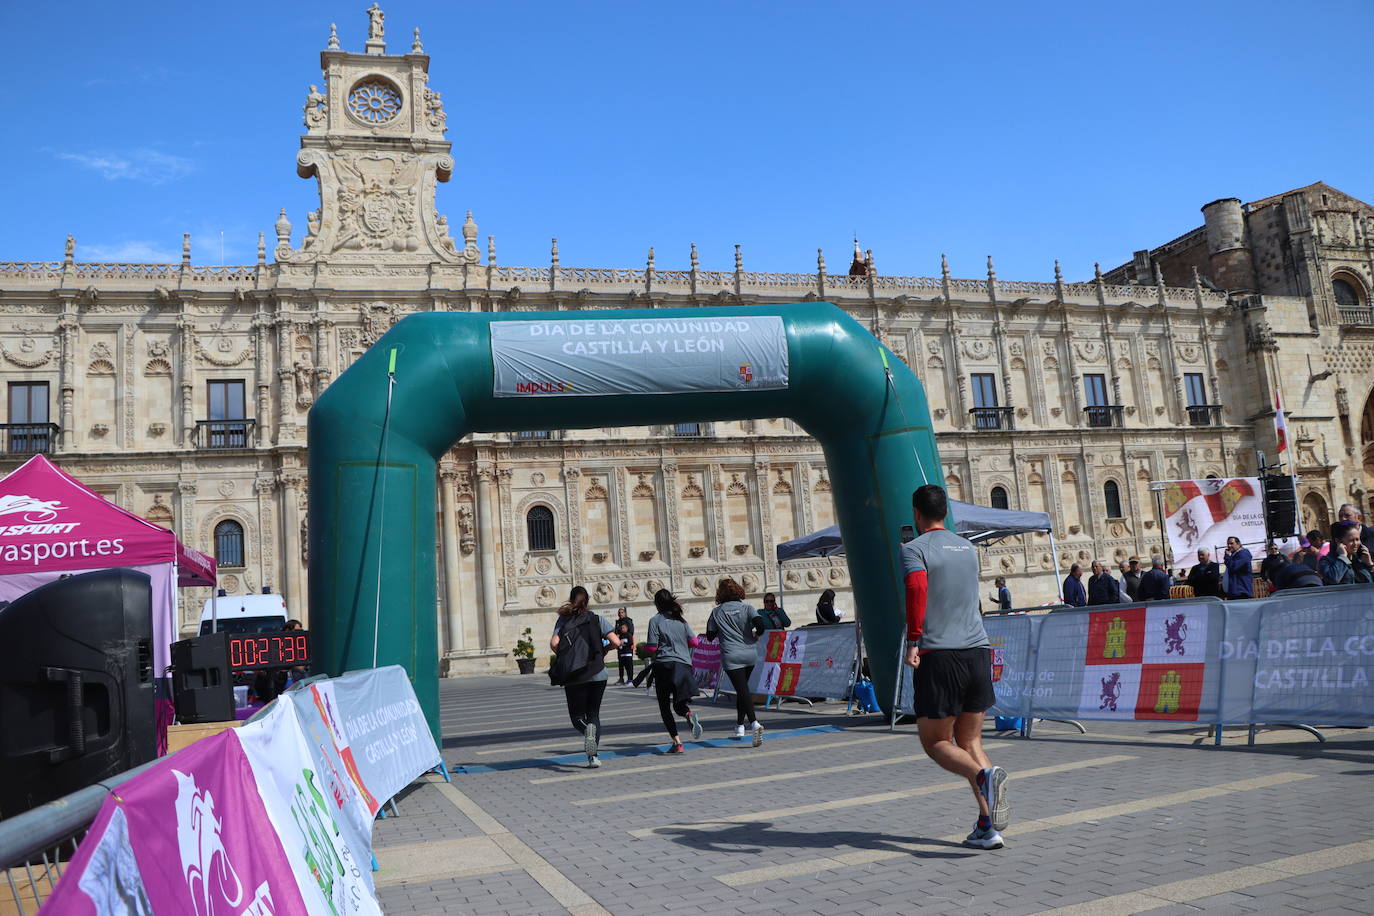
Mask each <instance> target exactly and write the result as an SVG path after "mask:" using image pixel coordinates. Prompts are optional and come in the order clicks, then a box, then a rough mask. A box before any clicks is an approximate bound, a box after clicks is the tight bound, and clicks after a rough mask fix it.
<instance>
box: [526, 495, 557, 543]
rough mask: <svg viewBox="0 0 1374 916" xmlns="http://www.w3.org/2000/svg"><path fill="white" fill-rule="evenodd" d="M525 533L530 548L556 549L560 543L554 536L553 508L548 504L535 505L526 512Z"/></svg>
mask: <svg viewBox="0 0 1374 916" xmlns="http://www.w3.org/2000/svg"><path fill="white" fill-rule="evenodd" d="M525 533H526V534H527V535H528V536H529V542H530V550H554V549H555V548H556V547H557V546H558V544H557V542H556V541H555V540H554V536H553V510H552V509H550V508H549V507H548V506H534V507H533V508H531V509H530V511H529V512H527V513H525Z"/></svg>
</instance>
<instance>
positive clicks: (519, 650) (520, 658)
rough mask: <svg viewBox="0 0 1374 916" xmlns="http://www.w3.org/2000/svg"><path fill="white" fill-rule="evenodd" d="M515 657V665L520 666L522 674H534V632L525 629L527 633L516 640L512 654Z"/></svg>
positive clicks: (527, 628)
mask: <svg viewBox="0 0 1374 916" xmlns="http://www.w3.org/2000/svg"><path fill="white" fill-rule="evenodd" d="M511 654H512V655H514V656H515V663H516V664H517V665H519V666H520V673H521V674H533V673H534V631H533V630H531V629H530V628H529V627H525V632H523V633H521V634H520V638H519V639H518V640H516V643H515V649H514V650H513V651H512V652H511Z"/></svg>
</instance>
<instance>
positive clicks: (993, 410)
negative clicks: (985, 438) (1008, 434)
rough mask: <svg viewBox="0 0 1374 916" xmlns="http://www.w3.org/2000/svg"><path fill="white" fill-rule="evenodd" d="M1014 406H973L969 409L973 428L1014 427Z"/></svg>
mask: <svg viewBox="0 0 1374 916" xmlns="http://www.w3.org/2000/svg"><path fill="white" fill-rule="evenodd" d="M1015 415H1016V410H1015V408H1012V407H974V408H971V409H970V410H969V416H971V417H972V418H973V428H974V429H1015V428H1016V424H1015V422H1014V419H1013V418H1014V417H1015Z"/></svg>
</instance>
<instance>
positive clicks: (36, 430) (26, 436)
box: [0, 423, 58, 455]
mask: <svg viewBox="0 0 1374 916" xmlns="http://www.w3.org/2000/svg"><path fill="white" fill-rule="evenodd" d="M0 431H3V434H4V436H3V438H4V441H3V445H4V453H5V454H6V455H48V454H51V453H52V450H53V449H54V448H55V447H56V446H57V432H58V429H57V424H56V423H0Z"/></svg>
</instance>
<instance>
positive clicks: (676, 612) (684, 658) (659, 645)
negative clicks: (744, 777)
mask: <svg viewBox="0 0 1374 916" xmlns="http://www.w3.org/2000/svg"><path fill="white" fill-rule="evenodd" d="M654 607H656V608H658V613H657V614H655V615H654V618H653V619H652V620H650V621H649V635H648V640H649V645H651V646H654V662H653V665H654V689H655V690H656V691H657V692H658V713H659V715H661V716H662V717H663V727H664V728H665V729H667V731H668V737H669V738H671V739H672V741H673V746H672V747H671V748H670V749H669V750H668V753H670V754H681V753H682V739H681V738H679V737H678V736H677V720H676V719H675V718H673V713H677V714H678V715H679V716H682V718H684V719H686V720H687V724H688V725H690V726H691V727H692V740H693V741H696V740H697V739H698V738H700V737H701V722H700V721H699V720H698V719H697V716H696V713H694V712H692V694H693V693H694V692H695V690H694V688H693V686H692V647H693V646H694V645H696V641H697V638H696V637H695V636H693V635H692V628H691V627H689V626H688V625H687V621H686V620H683V619H682V605H680V604H678V603H677V599H676V598H674V597H673V593H672V592H670V591H668V590H667V589H666V588H661V589H659V590H658V591H657V592H655V593H654Z"/></svg>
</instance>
